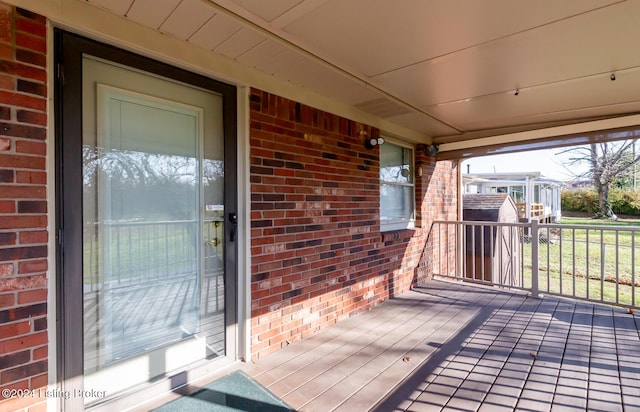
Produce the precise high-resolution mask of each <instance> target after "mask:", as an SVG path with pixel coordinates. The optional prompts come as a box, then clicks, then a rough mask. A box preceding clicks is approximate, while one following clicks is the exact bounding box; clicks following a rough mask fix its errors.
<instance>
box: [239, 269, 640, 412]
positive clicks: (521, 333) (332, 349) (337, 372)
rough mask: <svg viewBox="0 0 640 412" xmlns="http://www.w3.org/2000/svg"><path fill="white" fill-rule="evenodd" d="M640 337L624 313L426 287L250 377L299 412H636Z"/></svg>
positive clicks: (464, 287) (280, 355) (257, 368)
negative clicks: (620, 411) (403, 411)
mask: <svg viewBox="0 0 640 412" xmlns="http://www.w3.org/2000/svg"><path fill="white" fill-rule="evenodd" d="M639 326H640V321H639V319H638V318H637V317H636V315H634V314H633V313H629V312H628V311H626V310H622V309H614V308H611V307H607V306H601V305H594V304H590V303H584V302H576V301H572V300H565V299H560V298H555V297H545V298H543V299H537V298H532V297H529V296H527V295H526V294H523V293H512V292H506V291H503V290H501V289H498V288H485V287H478V286H474V285H468V284H457V283H449V282H442V281H430V282H428V283H426V284H425V285H423V286H422V287H420V288H416V290H413V291H410V292H408V293H405V294H403V295H401V296H399V297H397V298H394V299H392V300H390V301H388V302H385V303H383V304H382V305H380V306H378V307H376V308H374V309H373V310H371V311H367V312H364V313H361V314H359V315H357V316H354V317H352V318H349V319H347V320H344V321H342V322H340V323H339V324H337V325H336V326H334V327H332V328H329V329H327V330H326V331H321V332H318V333H317V334H315V335H313V336H311V337H309V338H307V339H305V340H303V341H300V342H295V343H293V344H291V345H290V346H288V347H286V348H284V349H282V350H281V351H279V352H277V353H275V354H273V355H269V356H267V357H265V358H264V359H262V360H259V361H258V362H256V363H255V364H245V365H244V366H243V369H244V370H246V371H247V372H248V373H249V374H250V375H251V376H252V377H253V378H254V379H256V380H257V381H258V382H260V383H262V384H263V385H264V386H266V387H267V388H268V389H269V390H270V391H271V392H273V393H274V394H276V395H277V396H279V397H281V398H282V399H283V400H285V401H286V402H287V403H289V404H290V405H291V406H293V407H294V408H296V409H297V410H301V411H331V410H337V411H347V412H349V411H351V412H352V411H365V410H377V411H401V410H411V411H441V410H474V411H502V410H505V411H509V410H516V409H517V410H554V411H556V410H558V411H563V410H571V411H575V410H596V409H601V410H607V411H616V410H637V409H638V408H640V388H639V385H638V384H637V382H638V381H639V379H640V358H638V356H637V354H638V353H640V335H639V333H638V330H639ZM623 406H624V408H623Z"/></svg>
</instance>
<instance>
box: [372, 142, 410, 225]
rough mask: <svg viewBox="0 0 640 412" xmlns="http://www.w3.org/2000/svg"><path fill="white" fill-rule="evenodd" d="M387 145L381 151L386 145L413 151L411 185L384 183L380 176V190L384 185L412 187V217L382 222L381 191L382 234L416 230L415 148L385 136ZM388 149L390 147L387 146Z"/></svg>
mask: <svg viewBox="0 0 640 412" xmlns="http://www.w3.org/2000/svg"><path fill="white" fill-rule="evenodd" d="M384 139H385V143H384V144H383V145H381V146H380V151H382V150H384V148H385V145H388V144H390V145H394V146H398V147H401V148H403V149H409V150H411V163H410V165H409V167H410V169H409V170H410V171H411V177H412V178H411V183H397V182H390V181H383V180H382V176H380V189H382V185H383V184H386V185H393V186H398V187H410V188H411V201H412V206H411V216H410V217H409V219H407V220H382V190H380V204H379V207H380V209H379V210H380V232H391V231H394V230H402V229H413V228H415V221H416V173H415V156H416V154H415V147H414V146H413V145H411V144H408V143H405V142H402V141H399V140H395V139H390V138H387V137H386V136H384ZM387 147H388V146H387ZM380 162H381V163H380V170H382V153H380Z"/></svg>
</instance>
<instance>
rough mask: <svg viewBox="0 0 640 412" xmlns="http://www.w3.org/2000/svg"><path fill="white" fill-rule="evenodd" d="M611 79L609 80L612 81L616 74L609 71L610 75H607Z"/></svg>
mask: <svg viewBox="0 0 640 412" xmlns="http://www.w3.org/2000/svg"><path fill="white" fill-rule="evenodd" d="M609 78H610V79H611V81H614V80H615V79H616V74H615V73H611V77H609Z"/></svg>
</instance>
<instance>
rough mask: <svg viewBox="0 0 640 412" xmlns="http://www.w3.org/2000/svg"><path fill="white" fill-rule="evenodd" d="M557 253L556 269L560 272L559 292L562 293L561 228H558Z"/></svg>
mask: <svg viewBox="0 0 640 412" xmlns="http://www.w3.org/2000/svg"><path fill="white" fill-rule="evenodd" d="M558 253H559V254H560V255H559V258H558V259H559V262H558V266H560V267H559V268H558V271H559V272H560V274H559V280H560V294H561V295H563V294H564V292H563V290H562V276H563V274H564V273H563V272H562V228H559V229H558Z"/></svg>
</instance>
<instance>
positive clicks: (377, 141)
mask: <svg viewBox="0 0 640 412" xmlns="http://www.w3.org/2000/svg"><path fill="white" fill-rule="evenodd" d="M381 144H384V138H383V137H367V138H366V140H365V141H364V147H366V148H367V149H369V150H371V149H373V148H374V147H376V146H380V145H381Z"/></svg>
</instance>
